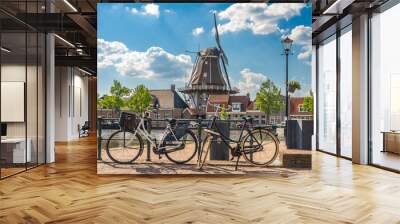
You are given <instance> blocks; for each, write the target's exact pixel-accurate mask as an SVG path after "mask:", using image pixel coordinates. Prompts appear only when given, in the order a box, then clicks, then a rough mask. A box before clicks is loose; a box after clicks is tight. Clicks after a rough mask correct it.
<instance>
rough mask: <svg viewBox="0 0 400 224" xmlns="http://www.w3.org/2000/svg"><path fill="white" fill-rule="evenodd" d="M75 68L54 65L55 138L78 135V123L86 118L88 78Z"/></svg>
mask: <svg viewBox="0 0 400 224" xmlns="http://www.w3.org/2000/svg"><path fill="white" fill-rule="evenodd" d="M83 75H84V74H83V73H81V72H80V71H79V70H77V69H76V68H72V67H56V82H55V86H56V88H55V89H56V91H55V127H56V128H55V129H56V130H55V140H56V141H70V140H73V139H77V138H78V137H79V132H78V125H83V124H84V122H85V121H87V120H88V78H87V77H85V76H83Z"/></svg>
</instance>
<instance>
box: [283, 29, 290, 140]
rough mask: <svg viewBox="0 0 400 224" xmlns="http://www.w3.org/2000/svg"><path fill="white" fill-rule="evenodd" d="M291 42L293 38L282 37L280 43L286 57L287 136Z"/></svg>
mask: <svg viewBox="0 0 400 224" xmlns="http://www.w3.org/2000/svg"><path fill="white" fill-rule="evenodd" d="M292 43H293V40H292V39H290V38H289V37H286V38H284V39H282V45H283V54H284V55H285V59H286V65H285V66H286V79H285V85H286V95H285V97H286V99H285V100H286V113H285V123H286V128H285V129H286V130H285V136H287V125H288V123H287V121H288V120H289V54H291V53H292V52H291V49H292Z"/></svg>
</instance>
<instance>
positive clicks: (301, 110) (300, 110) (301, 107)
mask: <svg viewBox="0 0 400 224" xmlns="http://www.w3.org/2000/svg"><path fill="white" fill-rule="evenodd" d="M299 112H307V110H306V108H305V107H304V105H303V104H300V105H299Z"/></svg>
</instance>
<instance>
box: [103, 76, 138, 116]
mask: <svg viewBox="0 0 400 224" xmlns="http://www.w3.org/2000/svg"><path fill="white" fill-rule="evenodd" d="M110 92H111V96H108V95H105V96H103V102H101V103H102V104H103V106H104V107H105V108H107V109H112V110H116V111H120V110H121V107H124V106H125V105H126V102H125V100H124V97H127V96H129V94H130V93H131V90H130V89H129V88H127V87H125V86H122V84H121V83H120V82H119V81H117V80H114V81H113V84H112V85H111V89H110Z"/></svg>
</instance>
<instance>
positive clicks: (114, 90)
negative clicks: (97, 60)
mask: <svg viewBox="0 0 400 224" xmlns="http://www.w3.org/2000/svg"><path fill="white" fill-rule="evenodd" d="M110 92H111V95H113V96H116V97H118V98H122V97H125V96H128V95H129V93H131V90H130V89H129V88H127V87H125V86H122V84H121V83H120V82H119V81H117V80H114V81H113V84H112V85H111V90H110Z"/></svg>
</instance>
